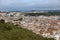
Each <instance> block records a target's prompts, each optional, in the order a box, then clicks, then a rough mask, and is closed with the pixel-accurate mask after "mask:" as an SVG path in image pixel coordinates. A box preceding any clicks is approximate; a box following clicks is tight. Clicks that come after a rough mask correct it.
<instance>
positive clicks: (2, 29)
mask: <svg viewBox="0 0 60 40" xmlns="http://www.w3.org/2000/svg"><path fill="white" fill-rule="evenodd" d="M0 40H53V38H43V37H42V36H39V35H37V34H35V33H32V32H31V31H28V30H26V29H23V28H20V27H18V26H17V25H16V26H14V25H13V24H12V23H5V22H4V20H0Z"/></svg>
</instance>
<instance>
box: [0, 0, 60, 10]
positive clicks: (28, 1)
mask: <svg viewBox="0 0 60 40" xmlns="http://www.w3.org/2000/svg"><path fill="white" fill-rule="evenodd" d="M46 9H48V10H60V0H0V10H46Z"/></svg>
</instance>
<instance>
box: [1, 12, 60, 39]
mask: <svg viewBox="0 0 60 40" xmlns="http://www.w3.org/2000/svg"><path fill="white" fill-rule="evenodd" d="M35 13H36V12H33V14H35ZM38 13H39V12H38ZM38 13H37V14H38ZM41 13H42V14H43V13H44V12H41ZM45 13H46V12H45ZM30 14H31V13H29V14H28V13H24V12H0V20H1V19H3V20H5V22H6V23H7V22H11V23H13V24H14V25H19V26H21V27H22V28H25V29H28V30H31V31H32V32H34V33H36V34H38V35H41V36H43V37H47V38H54V39H55V40H60V15H54V16H53V15H52V16H45V15H39V16H38V15H36V16H34V15H33V16H32V15H30Z"/></svg>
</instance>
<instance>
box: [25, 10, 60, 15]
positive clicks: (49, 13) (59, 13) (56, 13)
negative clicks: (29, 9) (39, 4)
mask: <svg viewBox="0 0 60 40" xmlns="http://www.w3.org/2000/svg"><path fill="white" fill-rule="evenodd" d="M27 15H30V16H40V15H44V16H55V15H60V12H50V11H49V12H47V13H26V15H25V16H27Z"/></svg>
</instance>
